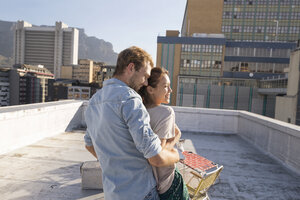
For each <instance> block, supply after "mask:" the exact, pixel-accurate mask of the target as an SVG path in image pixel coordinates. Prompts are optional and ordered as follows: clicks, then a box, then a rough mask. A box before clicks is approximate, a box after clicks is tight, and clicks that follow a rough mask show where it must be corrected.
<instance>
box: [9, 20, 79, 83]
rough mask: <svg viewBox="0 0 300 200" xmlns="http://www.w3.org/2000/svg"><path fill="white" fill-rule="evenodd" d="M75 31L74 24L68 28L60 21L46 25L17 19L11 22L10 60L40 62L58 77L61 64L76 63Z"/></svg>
mask: <svg viewBox="0 0 300 200" xmlns="http://www.w3.org/2000/svg"><path fill="white" fill-rule="evenodd" d="M78 34H79V33H78V30H77V29H76V28H69V27H68V26H67V25H66V24H64V23H62V22H56V23H55V26H54V27H48V26H47V27H46V26H32V25H31V24H29V23H27V22H25V21H18V22H17V24H16V26H15V37H14V63H15V64H29V65H39V64H41V65H44V66H45V67H46V68H47V69H48V70H50V72H51V73H53V74H54V75H55V77H60V72H61V69H60V68H61V66H62V65H76V64H77V60H78Z"/></svg>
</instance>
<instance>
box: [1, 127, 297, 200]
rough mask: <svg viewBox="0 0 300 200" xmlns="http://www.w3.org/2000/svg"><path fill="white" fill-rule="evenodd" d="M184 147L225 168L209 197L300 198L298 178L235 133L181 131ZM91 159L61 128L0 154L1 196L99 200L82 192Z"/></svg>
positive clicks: (75, 135)
mask: <svg viewBox="0 0 300 200" xmlns="http://www.w3.org/2000/svg"><path fill="white" fill-rule="evenodd" d="M182 138H185V139H186V142H185V144H184V146H185V150H195V151H196V152H197V153H198V154H200V155H202V156H204V157H206V158H207V159H209V160H212V161H214V162H216V163H218V164H221V165H223V166H224V170H223V171H222V172H221V176H220V179H219V180H218V181H217V184H215V185H214V186H213V187H211V188H210V190H209V195H210V197H211V199H220V200H221V199H222V200H224V199H239V200H240V199H241V200H243V199H299V198H300V177H299V176H297V175H295V174H293V173H292V172H291V171H289V170H287V169H286V168H285V167H283V166H282V165H281V164H280V163H278V162H277V161H275V160H273V159H272V158H270V157H269V156H268V155H266V154H265V153H263V152H261V151H260V150H258V149H257V148H256V147H254V146H253V145H251V144H250V143H248V142H247V141H245V140H244V139H242V138H241V137H240V136H238V135H237V134H201V133H188V132H183V134H182ZM88 160H95V159H94V158H93V157H92V156H91V155H90V154H89V153H88V152H87V151H86V150H85V148H84V141H83V131H74V132H66V133H62V134H60V135H57V136H54V137H51V138H46V139H44V140H41V141H39V142H37V143H35V144H32V145H29V146H26V147H23V148H20V149H17V150H15V151H12V152H10V153H7V154H3V155H0V169H1V170H0V194H1V195H0V196H1V199H9V200H27V199H28V200H29V199H30V200H31V199H39V200H46V199H51V200H52V199H62V200H66V199H80V200H90V199H104V193H103V191H101V190H82V189H81V177H80V170H79V168H80V165H81V163H82V162H84V161H88Z"/></svg>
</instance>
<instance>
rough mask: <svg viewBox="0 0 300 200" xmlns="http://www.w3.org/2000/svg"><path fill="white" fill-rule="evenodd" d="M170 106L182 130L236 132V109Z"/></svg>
mask: <svg viewBox="0 0 300 200" xmlns="http://www.w3.org/2000/svg"><path fill="white" fill-rule="evenodd" d="M172 108H173V109H174V111H175V114H176V124H177V125H178V127H179V128H180V129H181V130H182V131H186V132H198V133H199V132H205V133H230V134H237V133H238V116H239V112H238V111H235V110H219V109H207V108H191V107H176V106H173V107H172Z"/></svg>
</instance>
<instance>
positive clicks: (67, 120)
mask: <svg viewBox="0 0 300 200" xmlns="http://www.w3.org/2000/svg"><path fill="white" fill-rule="evenodd" d="M81 105H82V101H75V100H66V101H58V102H49V103H36V104H28V105H20V106H9V107H3V108H0V132H1V134H0V154H3V153H7V152H10V151H12V150H14V149H17V148H20V147H23V146H27V145H30V144H32V143H34V142H37V141H39V140H41V139H44V138H46V137H51V136H53V135H57V134H60V133H63V132H65V131H69V130H72V129H74V128H76V127H77V126H81V122H82V121H83V120H82V111H81Z"/></svg>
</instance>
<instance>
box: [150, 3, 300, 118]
mask: <svg viewBox="0 0 300 200" xmlns="http://www.w3.org/2000/svg"><path fill="white" fill-rule="evenodd" d="M266 2H271V1H265V0H256V1H238V0H232V1H230V0H228V1H219V0H217V1H206V0H204V1H197V0H188V1H187V4H186V9H185V13H184V17H183V23H182V28H181V36H179V32H178V31H167V32H166V36H165V37H163V36H158V38H157V63H156V65H157V66H161V67H165V68H166V69H168V70H169V72H170V78H171V84H172V89H173V94H172V96H171V105H180V106H194V107H207V108H225V109H242V110H248V111H251V112H255V113H259V114H263V115H267V116H270V117H274V115H275V111H274V110H275V100H276V95H277V94H278V93H271V94H267V93H261V92H260V90H259V87H260V84H261V82H260V79H262V78H266V77H269V76H275V77H280V78H282V77H284V76H285V74H284V69H285V68H287V67H288V66H289V57H290V52H291V51H292V50H293V49H295V48H296V46H297V45H296V41H297V39H299V35H298V36H295V34H292V32H287V31H286V29H288V30H294V29H295V30H298V29H299V27H300V23H298V22H300V16H299V17H298V13H299V12H298V9H299V8H300V7H299V2H298V1H284V3H283V1H280V2H278V1H276V2H277V4H276V5H277V7H276V9H275V5H274V6H273V7H272V6H271V7H269V8H270V10H269V11H270V12H268V14H267V17H265V18H261V17H260V14H261V13H262V12H264V11H265V10H264V9H267V8H266V7H267V6H268V5H269V4H266ZM287 2H289V3H287ZM270 4H272V5H273V4H274V3H270ZM255 8H256V10H255ZM287 8H289V10H291V11H292V13H291V14H289V15H290V16H291V17H289V18H288V19H289V22H286V20H285V19H286V18H285V16H286V15H287V12H286V10H287ZM229 10H230V11H232V12H229ZM275 10H276V13H277V14H276V15H275V14H274V13H275ZM244 11H245V12H244ZM252 11H253V12H252ZM271 11H272V12H271ZM250 12H251V13H250ZM249 13H250V14H249ZM253 13H254V14H253ZM252 15H255V16H257V18H254V19H253V18H251V20H250V19H249V17H248V16H252ZM228 16H231V18H229V17H228ZM271 16H272V17H271ZM283 16H284V17H283ZM229 19H230V20H229ZM268 20H272V23H271V22H270V23H266V25H265V26H263V28H262V26H261V24H262V23H263V22H266V21H267V22H269V21H268ZM274 20H278V23H277V22H276V23H275V22H274ZM250 21H251V22H250ZM249 24H251V27H250V28H249V26H250V25H249ZM286 24H289V28H286ZM237 25H238V27H237ZM274 25H275V29H274V30H273V29H271V28H270V26H272V27H274ZM281 25H282V26H284V27H285V28H281ZM240 26H241V27H240ZM228 27H230V28H229V29H228ZM258 28H259V29H261V30H262V33H260V32H261V31H257V29H258ZM236 29H238V30H239V31H237V30H236ZM248 29H251V30H252V32H251V34H250V32H249V31H248ZM228 30H229V31H228ZM253 30H254V31H253ZM271 33H272V34H276V35H275V36H276V37H271V36H273V35H272V34H271ZM297 33H299V32H297ZM253 34H254V36H253ZM262 34H263V36H264V37H261V35H262ZM275 39H276V40H275ZM285 87H286V85H285Z"/></svg>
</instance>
